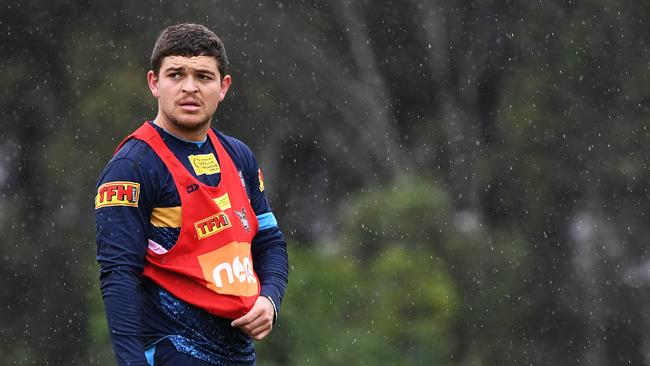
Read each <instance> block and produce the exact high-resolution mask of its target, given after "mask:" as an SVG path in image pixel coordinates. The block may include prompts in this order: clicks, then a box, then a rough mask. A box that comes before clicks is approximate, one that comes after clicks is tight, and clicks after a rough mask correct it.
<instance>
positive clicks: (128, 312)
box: [95, 158, 151, 366]
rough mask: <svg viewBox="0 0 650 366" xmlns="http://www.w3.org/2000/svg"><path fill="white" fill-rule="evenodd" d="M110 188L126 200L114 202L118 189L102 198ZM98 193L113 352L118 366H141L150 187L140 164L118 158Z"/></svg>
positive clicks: (107, 170) (99, 240)
mask: <svg viewBox="0 0 650 366" xmlns="http://www.w3.org/2000/svg"><path fill="white" fill-rule="evenodd" d="M115 185H117V187H118V188H119V189H122V190H127V189H128V191H129V196H128V198H124V197H118V196H117V195H116V194H118V193H123V192H121V191H119V189H113V190H112V191H111V192H109V193H108V194H109V196H107V187H108V188H109V190H110V189H112V188H111V187H114V186H115ZM97 188H98V190H97V196H96V198H95V225H96V230H97V262H98V263H99V265H100V288H101V292H102V297H103V300H104V307H105V310H106V318H107V321H108V328H109V332H110V335H111V340H112V343H113V350H114V352H115V356H116V359H117V363H118V365H142V366H146V365H147V362H146V359H145V357H144V347H143V345H142V342H141V340H140V307H141V304H142V298H143V297H142V291H141V288H140V276H141V273H142V269H143V267H144V256H145V253H146V250H147V236H148V235H147V230H148V217H149V215H150V212H151V208H150V207H148V206H147V205H146V204H145V202H148V201H149V200H150V198H149V197H148V196H149V195H150V192H151V189H150V188H151V185H150V184H149V181H148V180H146V179H145V178H144V174H142V167H141V166H140V164H139V163H137V162H134V161H132V160H130V159H126V158H117V159H114V160H112V161H111V162H110V163H109V164H108V165H107V167H106V168H105V169H104V172H103V173H102V175H101V176H100V179H99V182H98V184H97ZM136 188H137V189H136ZM116 192H117V193H116ZM100 195H101V197H100ZM116 197H117V198H116ZM109 198H112V200H113V201H111V200H110V199H109ZM118 198H120V199H121V198H124V199H121V200H120V199H118ZM102 200H103V201H102Z"/></svg>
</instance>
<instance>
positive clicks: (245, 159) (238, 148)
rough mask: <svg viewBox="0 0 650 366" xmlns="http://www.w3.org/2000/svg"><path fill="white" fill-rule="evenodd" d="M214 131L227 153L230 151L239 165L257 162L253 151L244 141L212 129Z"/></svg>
mask: <svg viewBox="0 0 650 366" xmlns="http://www.w3.org/2000/svg"><path fill="white" fill-rule="evenodd" d="M212 130H213V131H214V133H215V134H216V135H217V138H218V139H219V141H220V142H221V144H222V145H223V147H224V148H225V149H226V151H228V153H229V154H230V156H231V157H232V158H233V159H235V160H236V161H237V162H238V163H242V164H245V165H250V164H253V163H254V162H255V155H254V154H253V151H252V150H251V149H250V147H248V145H246V144H245V143H244V142H243V141H241V140H240V139H238V138H236V137H232V136H230V135H227V134H225V133H223V132H221V131H219V130H217V129H215V128H212Z"/></svg>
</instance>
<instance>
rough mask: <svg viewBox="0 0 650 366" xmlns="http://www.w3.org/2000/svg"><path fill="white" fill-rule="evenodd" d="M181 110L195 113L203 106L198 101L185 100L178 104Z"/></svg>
mask: <svg viewBox="0 0 650 366" xmlns="http://www.w3.org/2000/svg"><path fill="white" fill-rule="evenodd" d="M178 105H179V106H180V107H181V109H183V110H186V111H189V112H193V111H196V110H198V109H199V108H200V107H201V104H200V103H199V102H198V101H196V100H184V101H181V102H179V103H178Z"/></svg>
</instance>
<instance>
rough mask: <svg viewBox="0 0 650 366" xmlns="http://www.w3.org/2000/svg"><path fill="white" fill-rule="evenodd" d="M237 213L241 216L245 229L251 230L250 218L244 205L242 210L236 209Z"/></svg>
mask: <svg viewBox="0 0 650 366" xmlns="http://www.w3.org/2000/svg"><path fill="white" fill-rule="evenodd" d="M235 213H236V214H237V216H238V217H239V220H240V221H241V224H242V226H244V229H246V231H247V232H250V231H251V227H250V226H249V225H248V219H247V218H246V209H245V208H243V207H242V209H241V211H237V210H235Z"/></svg>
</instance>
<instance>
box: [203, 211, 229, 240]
mask: <svg viewBox="0 0 650 366" xmlns="http://www.w3.org/2000/svg"><path fill="white" fill-rule="evenodd" d="M231 226H232V224H231V223H230V219H228V215H226V214H225V213H224V212H219V213H217V214H215V215H212V216H210V217H208V218H205V219H203V220H201V221H198V222H195V223H194V228H195V229H196V235H198V237H199V240H200V239H205V238H207V237H209V236H212V235H214V234H216V233H218V232H220V231H223V230H226V229H227V228H229V227H231Z"/></svg>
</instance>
